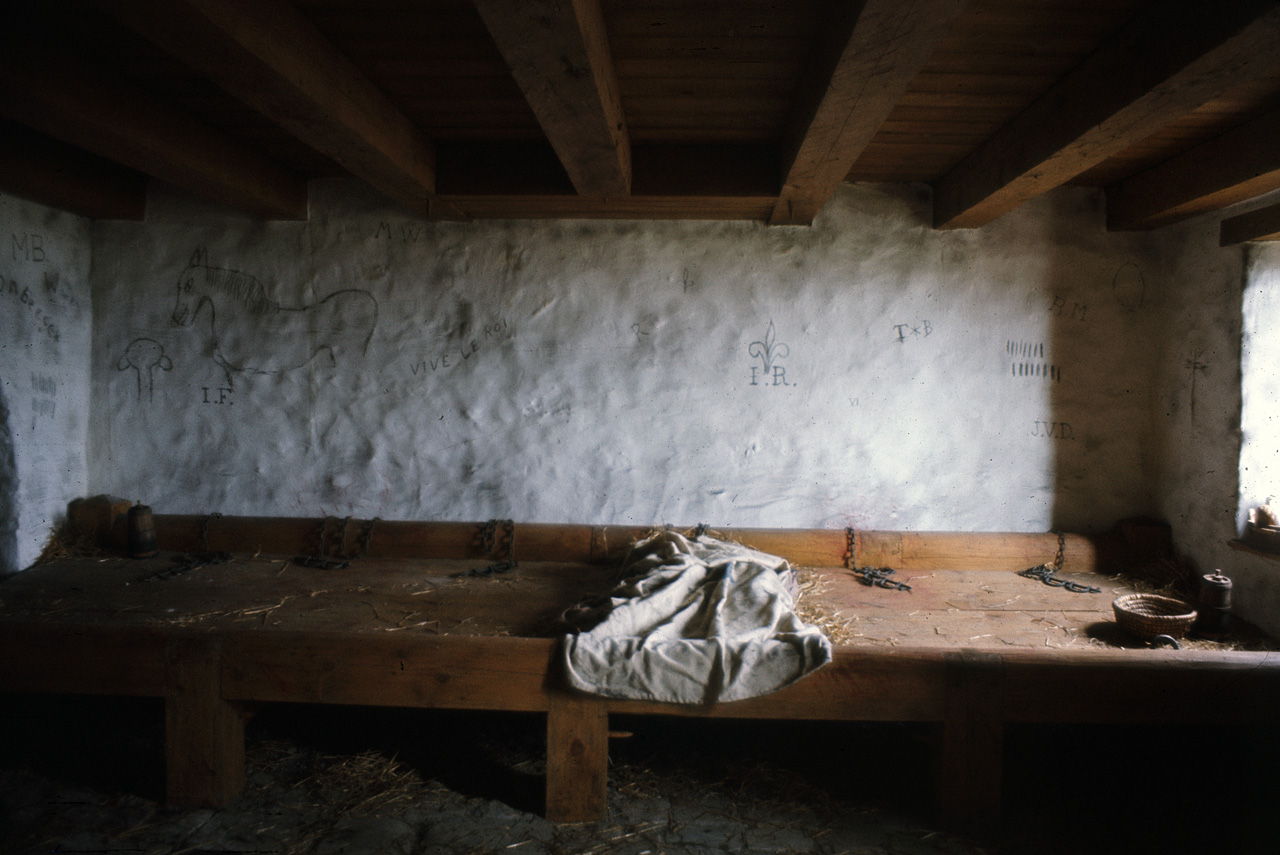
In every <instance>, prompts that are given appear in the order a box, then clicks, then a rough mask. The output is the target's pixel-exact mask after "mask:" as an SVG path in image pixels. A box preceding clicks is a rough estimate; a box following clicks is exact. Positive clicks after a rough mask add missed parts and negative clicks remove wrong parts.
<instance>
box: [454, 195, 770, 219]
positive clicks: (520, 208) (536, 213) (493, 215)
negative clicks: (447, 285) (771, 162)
mask: <svg viewBox="0 0 1280 855" xmlns="http://www.w3.org/2000/svg"><path fill="white" fill-rule="evenodd" d="M445 198H446V199H448V200H449V201H450V202H452V203H453V204H455V205H457V206H458V207H460V208H464V209H466V211H467V213H468V214H469V215H470V216H471V217H472V218H473V219H503V220H505V219H622V220H754V221H757V222H760V221H764V220H766V219H768V217H769V212H770V211H771V210H772V209H773V203H774V198H775V197H773V196H756V197H751V196H742V197H715V198H709V199H704V198H699V197H696V196H675V197H662V196H643V197H637V196H627V197H624V198H620V199H600V198H595V197H591V196H446V197H445Z"/></svg>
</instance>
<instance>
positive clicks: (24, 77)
mask: <svg viewBox="0 0 1280 855" xmlns="http://www.w3.org/2000/svg"><path fill="white" fill-rule="evenodd" d="M0 115H3V116H6V117H7V118H9V119H12V120H13V121H15V122H18V123H20V124H23V125H26V126H27V127H29V128H34V129H36V130H38V131H41V132H43V133H45V134H48V135H49V136H52V137H55V138H57V139H60V140H63V141H64V142H67V143H70V144H71V145H73V146H76V147H77V148H81V149H84V150H85V151H89V152H92V153H94V154H97V155H99V156H101V157H104V158H107V159H108V160H112V161H115V162H116V163H119V164H123V165H124V166H127V167H129V168H130V169H133V170H136V171H138V172H141V173H144V174H146V175H151V176H153V177H155V178H159V179H161V180H164V181H167V182H169V183H170V184H173V185H175V186H177V187H180V188H183V189H185V190H187V191H189V192H191V193H195V194H196V195H199V196H202V197H204V198H206V199H210V200H212V201H214V202H217V203H219V204H222V205H226V206H228V207H230V208H233V209H236V210H240V211H245V212H246V213H250V214H253V215H255V216H260V217H264V218H267V219H288V220H293V219H306V216H307V185H306V181H305V180H304V179H303V177H302V176H300V175H298V174H296V173H294V172H293V171H291V170H289V169H286V168H285V167H283V166H281V165H279V164H278V163H276V162H274V161H272V160H269V159H268V158H266V157H264V156H262V155H261V154H259V153H258V152H256V151H254V150H252V149H249V148H246V147H244V146H243V145H241V144H240V143H238V142H235V141H234V140H232V139H231V138H229V137H226V136H224V135H222V134H220V133H218V132H217V131H215V130H213V129H212V128H209V127H206V126H204V125H202V124H201V123H199V122H198V121H196V120H195V119H192V118H191V117H190V116H188V115H186V114H184V113H181V112H179V111H177V110H174V109H172V108H170V107H168V106H167V105H165V104H164V103H162V102H160V101H158V100H157V99H155V98H153V97H151V96H149V95H147V94H146V93H144V92H142V91H141V90H139V89H137V88H136V87H134V86H132V85H131V84H129V83H127V82H126V81H124V80H121V79H118V78H116V77H114V76H113V75H111V74H109V73H107V71H106V70H105V69H103V68H99V67H96V66H91V65H88V64H86V63H83V62H81V61H80V60H79V59H77V58H76V57H75V56H73V55H72V54H70V53H68V52H64V51H61V50H59V49H56V48H55V47H54V46H53V45H51V44H40V43H37V42H36V41H35V40H33V39H31V38H29V37H25V36H24V37H22V38H17V39H15V40H13V41H9V40H7V39H6V40H0Z"/></svg>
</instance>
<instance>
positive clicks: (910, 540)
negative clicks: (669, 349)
mask: <svg viewBox="0 0 1280 855" xmlns="http://www.w3.org/2000/svg"><path fill="white" fill-rule="evenodd" d="M104 502H105V503H106V504H105V505H104ZM128 509H129V503H128V502H127V501H120V500H115V501H114V502H112V501H111V500H107V499H105V498H98V499H92V500H80V501H78V502H73V503H72V506H71V514H70V518H71V525H72V526H73V528H76V529H78V530H80V531H86V532H89V533H90V534H91V535H92V536H94V537H97V538H98V539H100V540H101V541H103V542H105V543H106V544H107V545H109V546H113V547H115V548H119V549H123V548H124V546H125V540H126V535H127V528H126V516H127V513H128ZM154 521H155V530H156V537H157V541H158V544H159V546H160V548H161V549H168V550H177V551H195V550H200V549H210V550H213V551H227V552H250V553H252V552H259V551H261V552H265V553H272V554H295V555H316V554H324V555H326V556H329V557H335V556H336V557H350V556H355V555H360V554H368V555H370V556H372V557H379V558H445V559H478V558H484V557H487V556H492V557H494V558H500V557H504V556H505V549H506V539H505V535H504V532H503V530H502V527H501V526H499V527H498V531H497V545H496V547H495V549H493V550H490V551H486V550H485V548H484V543H483V538H482V531H483V529H484V527H485V523H480V522H414V521H399V520H363V519H351V518H346V519H344V518H338V517H325V518H323V519H321V518H305V517H243V516H221V515H217V514H210V515H170V514H157V515H155V516H154ZM513 525H514V527H513V529H512V531H513V533H514V541H515V557H516V558H517V560H522V561H559V562H572V563H593V564H616V563H619V562H621V561H622V560H624V559H625V557H626V554H627V551H628V550H629V549H630V547H631V544H632V543H634V542H635V541H636V540H638V539H639V538H642V537H644V536H646V535H647V534H649V533H651V532H652V531H654V529H655V527H652V526H650V527H646V526H606V525H576V524H560V523H514V524H513ZM692 529H693V527H692V526H690V527H688V528H685V529H680V528H677V529H676V530H678V531H686V532H687V531H692ZM709 531H710V533H712V534H713V535H715V536H718V537H722V538H726V539H728V540H733V541H737V542H739V543H744V544H746V545H748V546H751V547H753V548H755V549H759V550H761V551H763V552H768V553H771V554H774V555H780V556H782V557H784V558H786V559H787V560H788V561H790V562H791V563H792V564H795V565H798V566H818V567H837V566H842V565H844V564H845V563H846V561H847V557H848V551H849V544H848V542H849V538H850V535H852V539H853V561H854V563H855V564H856V565H857V566H859V567H892V568H894V569H897V570H916V571H928V570H1023V569H1025V568H1027V567H1029V566H1033V565H1036V564H1041V563H1050V562H1052V561H1053V560H1054V558H1055V556H1056V555H1057V552H1058V535H1057V534H1056V533H1053V532H1044V533H1034V532H895V531H864V530H860V529H858V530H852V529H851V530H843V529H777V528H725V529H714V528H712V529H710V530H709ZM1168 539H1169V538H1168V528H1167V527H1166V526H1163V525H1160V524H1140V525H1137V526H1135V525H1128V526H1127V527H1126V526H1125V525H1122V526H1120V527H1118V528H1117V530H1116V531H1114V532H1110V533H1106V534H1076V533H1067V534H1064V535H1063V539H1062V547H1063V565H1062V569H1063V570H1064V571H1066V572H1076V573H1078V572H1094V571H1098V570H1112V569H1116V568H1118V567H1119V566H1121V565H1122V564H1124V563H1125V562H1141V561H1147V560H1151V559H1152V558H1155V557H1158V556H1159V555H1161V554H1167V551H1168V550H1167V545H1166V544H1167V542H1168ZM366 549H367V553H366Z"/></svg>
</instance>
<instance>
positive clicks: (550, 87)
mask: <svg viewBox="0 0 1280 855" xmlns="http://www.w3.org/2000/svg"><path fill="white" fill-rule="evenodd" d="M474 2H475V6H476V9H477V10H478V11H479V12H480V16H481V17H482V18H483V19H484V23H485V26H486V27H488V29H489V33H490V35H491V36H492V37H493V40H494V42H495V43H496V44H497V47H498V50H499V51H500V52H501V53H502V56H503V58H504V59H505V60H506V62H507V65H509V66H510V67H511V75H512V77H514V78H515V81H516V83H517V84H518V85H519V86H520V89H521V90H522V91H523V92H524V96H525V99H526V100H527V101H528V102H529V106H530V107H531V108H532V109H533V112H534V114H535V115H536V116H537V117H538V123H539V124H540V125H541V126H542V131H543V133H544V134H546V137H547V140H548V141H549V142H550V143H551V147H552V148H553V149H554V150H555V152H556V154H557V156H559V158H560V162H561V164H563V166H564V169H565V171H566V172H567V173H568V174H569V180H570V181H571V182H572V183H573V187H574V189H575V190H577V192H578V193H579V194H580V195H582V196H590V197H597V198H603V199H614V198H618V197H624V196H627V195H629V194H630V193H631V142H630V138H629V135H628V132H627V122H626V118H625V116H624V115H623V112H622V103H621V101H620V99H619V95H618V79H617V73H616V71H615V69H614V65H613V57H612V54H611V53H610V51H609V41H608V38H607V35H606V33H605V26H604V18H603V16H602V14H601V12H600V6H599V3H598V0H474Z"/></svg>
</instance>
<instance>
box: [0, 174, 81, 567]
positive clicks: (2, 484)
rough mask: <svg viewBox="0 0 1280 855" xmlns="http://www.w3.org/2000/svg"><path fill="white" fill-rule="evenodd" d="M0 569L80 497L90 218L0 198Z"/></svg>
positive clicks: (21, 563)
mask: <svg viewBox="0 0 1280 855" xmlns="http://www.w3.org/2000/svg"><path fill="white" fill-rule="evenodd" d="M0 241H2V242H3V243H0V572H11V571H14V570H18V569H21V568H23V567H26V566H28V565H29V564H31V562H32V561H34V560H35V559H36V557H38V556H39V554H40V551H41V549H42V548H43V547H44V544H45V542H46V540H47V539H48V537H49V533H50V531H51V530H52V529H53V527H54V525H55V524H56V523H57V522H58V521H59V520H61V518H62V517H64V516H65V513H66V508H67V503H68V502H69V501H70V500H71V499H74V498H76V497H78V496H83V495H85V492H86V490H87V489H88V483H89V479H88V470H87V465H86V462H85V441H86V437H87V435H88V423H89V366H90V338H91V335H92V321H93V315H92V312H91V309H90V298H89V267H90V247H91V243H90V224H89V221H88V220H86V219H83V218H81V217H76V216H73V215H70V214H65V213H62V212H59V211H55V210H53V209H51V208H47V207H44V206H42V205H37V204H34V203H31V202H27V201H24V200H21V199H17V198H14V197H12V196H7V195H0Z"/></svg>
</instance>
